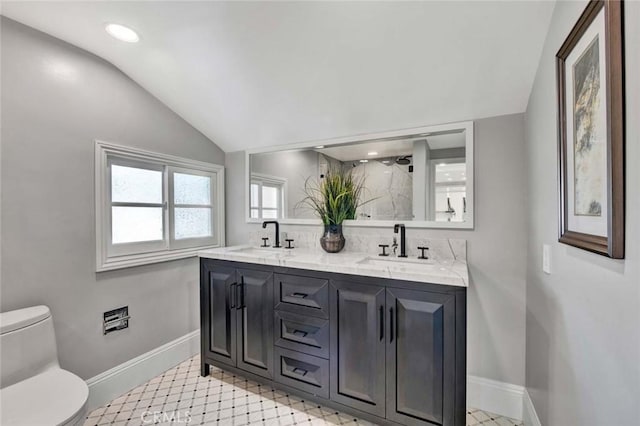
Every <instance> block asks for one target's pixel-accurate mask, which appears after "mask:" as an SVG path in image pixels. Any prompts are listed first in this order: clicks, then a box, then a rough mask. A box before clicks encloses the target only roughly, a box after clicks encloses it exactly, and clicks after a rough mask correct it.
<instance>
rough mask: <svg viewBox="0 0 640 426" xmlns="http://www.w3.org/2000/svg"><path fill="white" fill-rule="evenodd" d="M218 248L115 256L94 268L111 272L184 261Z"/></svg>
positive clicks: (206, 247)
mask: <svg viewBox="0 0 640 426" xmlns="http://www.w3.org/2000/svg"><path fill="white" fill-rule="evenodd" d="M216 247H220V246H219V245H212V246H201V247H193V248H188V249H182V250H171V251H162V252H155V253H145V254H135V255H128V256H117V257H111V258H108V259H104V260H103V261H102V263H101V264H99V265H97V266H96V272H105V271H113V270H116V269H124V268H131V267H134V266H143V265H151V264H154V263H160V262H168V261H171V260H178V259H186V258H189V257H196V256H197V255H198V252H199V251H201V250H208V249H212V248H216Z"/></svg>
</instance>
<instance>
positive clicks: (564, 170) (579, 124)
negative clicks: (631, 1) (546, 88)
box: [556, 0, 625, 259]
mask: <svg viewBox="0 0 640 426" xmlns="http://www.w3.org/2000/svg"><path fill="white" fill-rule="evenodd" d="M602 14H604V15H602ZM603 16H604V30H603V31H602V30H601V28H602V19H603ZM623 24H624V20H623V2H622V1H617V0H614V1H603V0H592V1H590V2H589V4H588V5H587V7H586V8H585V10H584V12H583V13H582V15H581V16H580V18H579V19H578V21H577V23H576V24H575V26H574V27H573V29H572V30H571V32H570V33H569V36H568V37H567V39H566V40H565V42H564V43H563V44H562V47H561V48H560V50H559V51H558V53H557V54H556V79H557V102H558V151H559V204H560V209H559V216H560V217H559V225H560V226H559V228H560V229H559V234H560V236H559V240H558V241H560V242H561V243H564V244H568V245H571V246H575V247H579V248H581V249H584V250H589V251H591V252H594V253H598V254H601V255H603V256H608V257H611V258H615V259H623V258H624V248H625V241H624V240H625V229H624V228H625V217H624V215H625V181H624V179H625V162H624V161H625V160H624V156H625V154H624V150H625V148H624V146H625V129H624V126H625V124H624V121H625V117H624V108H625V106H624V103H625V102H624V28H623ZM594 33H595V34H596V35H595V37H594V35H593V34H594ZM587 35H589V36H588V38H587ZM600 38H602V39H600ZM590 40H591V41H590ZM585 45H586V46H585ZM578 46H581V49H580V50H579V51H578V50H576V49H577V47H578ZM602 46H604V49H602ZM600 55H604V56H603V57H601V56H600ZM576 56H577V59H576ZM601 64H604V68H605V69H604V70H602V66H601ZM594 76H595V77H594ZM569 84H571V85H569ZM568 91H569V93H570V94H571V95H572V99H567V92H568ZM567 102H570V103H567ZM568 114H570V115H568ZM603 115H606V117H604V116H603ZM605 154H606V155H605ZM576 164H577V165H576ZM595 228H598V230H599V231H598V232H593V229H595Z"/></svg>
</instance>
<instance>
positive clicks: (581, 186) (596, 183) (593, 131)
mask: <svg viewBox="0 0 640 426" xmlns="http://www.w3.org/2000/svg"><path fill="white" fill-rule="evenodd" d="M598 41H599V39H598V36H596V37H595V39H594V40H593V41H592V42H591V44H589V47H587V49H586V50H585V51H584V52H583V53H582V55H581V56H580V58H579V59H578V60H577V61H576V63H575V64H574V65H573V75H572V78H573V141H572V142H573V158H574V161H573V170H574V179H573V181H574V191H573V192H574V211H575V214H576V215H579V216H602V204H603V203H604V201H605V198H604V197H605V194H604V190H603V189H604V188H603V180H604V176H603V171H606V166H607V163H606V161H607V146H606V139H605V138H604V134H603V132H602V130H603V129H604V128H605V127H606V125H607V123H606V117H603V116H602V115H601V114H599V112H600V108H599V107H600V105H601V102H600V100H601V96H602V95H601V89H602V86H601V85H600V77H601V75H600V59H599V58H600V49H599V47H600V46H599V43H598Z"/></svg>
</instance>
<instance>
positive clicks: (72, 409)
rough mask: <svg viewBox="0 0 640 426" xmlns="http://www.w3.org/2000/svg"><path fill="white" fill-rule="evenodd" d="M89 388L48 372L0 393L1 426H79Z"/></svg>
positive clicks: (60, 372) (63, 374) (55, 371)
mask: <svg viewBox="0 0 640 426" xmlns="http://www.w3.org/2000/svg"><path fill="white" fill-rule="evenodd" d="M88 397H89V388H88V387H87V384H86V383H85V382H84V381H83V380H82V379H81V378H79V377H78V376H76V375H75V374H72V373H70V372H68V371H66V370H63V369H61V368H52V369H50V370H47V371H44V372H43V373H40V374H38V375H36V376H33V377H30V378H28V379H26V380H23V381H21V382H18V383H16V384H14V385H11V386H7V387H6V388H3V389H1V390H0V398H1V400H2V414H1V417H0V424H2V425H3V426H13V425H15V426H23V425H24V426H51V425H58V426H61V425H64V426H67V425H75V424H78V423H80V424H82V421H83V420H84V415H85V412H86V405H87V399H88Z"/></svg>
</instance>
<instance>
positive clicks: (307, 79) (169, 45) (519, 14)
mask: <svg viewBox="0 0 640 426" xmlns="http://www.w3.org/2000/svg"><path fill="white" fill-rule="evenodd" d="M553 7H554V3H553V2H545V1H536V2H528V1H511V2H477V1H465V2H451V1H449V2H446V1H443V2H393V1H389V2H182V1H179V2H171V1H169V2H161V1H149V2H138V1H125V2H3V5H2V14H3V15H5V16H7V17H9V18H12V19H14V20H17V21H19V22H22V23H24V24H26V25H29V26H32V27H34V28H37V29H39V30H41V31H44V32H46V33H48V34H51V35H53V36H55V37H58V38H60V39H62V40H65V41H67V42H69V43H71V44H74V45H76V46H78V47H81V48H83V49H86V50H88V51H90V52H92V53H94V54H96V55H98V56H101V57H103V58H104V59H106V60H108V61H110V62H111V63H113V64H114V65H116V66H117V67H118V68H120V69H121V70H122V71H123V72H125V73H126V74H127V75H129V76H130V77H131V78H132V79H134V80H135V81H136V82H138V83H139V84H140V85H141V86H143V87H144V88H145V89H147V90H148V91H149V92H151V93H152V94H153V95H155V96H156V97H157V98H158V99H160V100H161V101H162V102H164V103H165V104H166V105H167V106H169V107H170V108H171V109H173V110H174V111H175V112H176V113H178V114H179V115H180V116H182V117H183V118H184V119H185V120H186V121H187V122H189V123H190V124H191V125H193V126H194V127H196V128H197V129H198V130H200V131H201V132H202V133H203V134H205V135H206V136H208V137H209V138H210V139H211V140H213V141H214V142H215V143H216V144H218V145H219V146H220V147H221V148H222V149H224V150H225V151H236V150H241V149H246V148H255V147H261V146H269V145H283V144H288V143H295V142H300V141H307V140H317V139H327V138H332V137H338V136H344V135H352V134H359V133H367V132H375V131H385V130H392V129H400V128H407V127H416V126H423V125H429V124H439V123H445V122H451V121H460V120H467V119H474V118H481V117H489V116H496V115H502V114H509V113H517V112H523V111H524V110H525V108H526V104H527V101H528V97H529V93H530V90H531V86H532V84H533V80H534V77H535V73H536V67H537V64H538V61H539V59H540V53H541V51H542V45H543V42H544V39H545V36H546V33H547V28H548V26H549V21H550V18H551V13H552V10H553ZM108 22H115V23H121V24H124V25H127V26H130V27H132V28H134V29H135V30H136V31H138V32H139V34H140V37H141V40H140V42H139V43H135V44H129V43H123V42H119V41H117V40H115V39H113V38H111V37H110V36H109V35H107V33H106V32H105V31H104V26H105V24H106V23H108ZM176 143H180V141H176Z"/></svg>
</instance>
